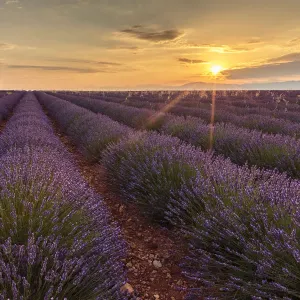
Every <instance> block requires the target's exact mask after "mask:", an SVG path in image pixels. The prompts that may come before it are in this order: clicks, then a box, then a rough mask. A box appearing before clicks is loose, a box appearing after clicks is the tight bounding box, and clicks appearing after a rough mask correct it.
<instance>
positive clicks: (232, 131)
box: [63, 96, 300, 178]
mask: <svg viewBox="0 0 300 300" xmlns="http://www.w3.org/2000/svg"><path fill="white" fill-rule="evenodd" d="M63 98H64V99H66V100H68V101H70V102H72V103H75V104H77V105H80V106H82V107H85V108H87V109H90V110H91V111H93V112H96V113H102V114H105V115H108V116H109V117H111V118H112V119H114V120H116V121H118V122H121V123H124V124H126V125H128V126H131V127H133V128H136V129H141V128H144V129H155V130H157V131H159V132H161V133H163V134H168V135H171V136H176V137H178V138H180V139H181V140H183V141H185V142H188V143H190V144H192V145H194V146H197V147H201V148H202V149H203V150H207V149H210V148H212V149H213V150H214V152H215V153H216V154H220V155H224V156H225V157H228V158H230V159H231V161H232V162H234V163H236V164H239V165H243V164H245V163H248V164H249V165H256V166H258V167H262V168H269V169H277V170H279V171H280V172H287V173H288V174H289V176H291V177H294V178H300V140H299V139H297V140H296V139H295V138H292V137H289V136H284V135H271V134H263V133H262V132H260V131H257V130H247V129H244V128H239V127H237V126H234V125H230V124H224V123H218V124H216V125H215V126H214V128H213V136H212V138H211V134H210V133H211V130H212V128H211V126H210V125H207V124H206V123H204V122H201V120H200V119H198V118H193V117H188V118H184V117H179V116H174V115H171V114H163V113H157V112H155V111H152V110H148V109H138V108H134V107H127V106H124V105H120V104H116V103H109V102H105V101H101V100H96V99H91V98H82V97H75V96H72V97H69V96H63Z"/></svg>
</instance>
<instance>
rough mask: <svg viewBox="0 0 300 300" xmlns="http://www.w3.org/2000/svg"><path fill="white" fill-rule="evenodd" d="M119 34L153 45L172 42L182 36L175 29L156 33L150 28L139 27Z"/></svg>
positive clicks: (124, 30)
mask: <svg viewBox="0 0 300 300" xmlns="http://www.w3.org/2000/svg"><path fill="white" fill-rule="evenodd" d="M120 32H121V33H126V34H128V35H130V36H133V37H134V38H136V39H140V40H146V41H150V42H155V43H159V42H167V41H173V40H176V39H178V38H179V37H181V36H182V35H183V32H181V31H179V30H177V29H169V30H161V31H158V30H153V29H150V28H145V27H143V26H141V25H135V26H132V27H131V28H127V29H123V30H120Z"/></svg>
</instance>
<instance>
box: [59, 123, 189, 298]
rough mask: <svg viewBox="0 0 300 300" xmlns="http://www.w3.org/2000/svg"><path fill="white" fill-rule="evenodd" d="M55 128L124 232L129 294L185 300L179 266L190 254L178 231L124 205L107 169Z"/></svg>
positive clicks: (85, 176) (83, 173)
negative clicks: (106, 171) (106, 172)
mask: <svg viewBox="0 0 300 300" xmlns="http://www.w3.org/2000/svg"><path fill="white" fill-rule="evenodd" d="M53 124H54V128H55V130H56V133H57V135H58V136H59V137H60V138H61V140H62V142H63V143H64V144H65V145H66V147H67V148H68V149H69V151H70V152H71V153H73V155H74V159H75V161H76V163H77V165H78V167H79V169H80V171H81V174H82V175H83V176H84V178H85V179H86V180H87V181H88V182H89V185H90V187H91V188H93V189H94V190H96V191H97V192H98V193H99V194H101V195H102V196H103V198H104V201H105V203H106V205H107V206H108V208H109V209H110V211H111V214H112V217H113V219H114V220H115V221H116V222H117V223H118V224H119V226H120V228H121V232H122V235H123V238H124V239H125V241H126V242H127V244H128V256H127V258H126V260H125V264H126V269H127V272H128V284H129V290H130V289H133V290H134V293H133V295H134V296H135V297H137V298H136V299H137V300H138V299H139V300H141V299H143V300H147V299H152V300H153V299H160V300H167V299H168V300H180V299H184V297H185V295H186V291H185V288H186V287H188V286H191V282H189V281H187V279H186V278H185V277H184V276H183V275H182V274H181V271H180V268H179V266H178V265H179V263H180V261H181V260H182V258H183V257H184V256H185V254H186V252H187V249H186V244H187V243H186V241H184V240H183V239H181V238H180V237H179V235H178V234H176V232H175V231H171V230H168V229H165V228H162V227H159V226H157V225H153V224H150V223H149V222H148V221H147V220H146V219H145V218H144V217H143V215H141V213H140V211H139V209H138V208H137V207H136V206H135V205H134V204H133V203H128V202H126V201H122V200H121V199H120V198H119V197H118V196H117V195H115V194H114V193H112V192H111V191H110V189H109V185H108V184H107V181H106V176H105V170H104V168H103V167H102V166H101V165H99V164H91V163H89V162H87V160H85V158H84V157H83V155H82V154H81V153H79V152H78V150H77V149H76V147H75V146H74V145H73V144H72V142H71V140H70V139H69V138H68V137H67V136H64V135H63V134H62V133H61V131H60V130H59V129H58V126H57V124H55V122H53ZM155 261H156V262H155ZM155 265H156V266H155Z"/></svg>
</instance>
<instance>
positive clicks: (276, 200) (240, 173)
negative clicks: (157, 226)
mask: <svg viewBox="0 0 300 300" xmlns="http://www.w3.org/2000/svg"><path fill="white" fill-rule="evenodd" d="M53 101H54V100H53ZM70 107H71V106H70ZM108 121H109V119H107V122H108ZM204 125H205V124H204ZM193 126H194V127H193ZM199 126H202V124H200V125H199ZM175 127H176V126H175ZM182 128H183V126H182ZM182 128H180V126H179V129H176V128H175V129H174V130H178V131H179V132H180V131H181V130H182ZM195 128H196V125H195V124H193V123H192V124H191V131H190V132H191V133H192V132H193V131H194V130H195ZM192 137H193V136H192V134H191V138H192ZM193 138H195V137H193ZM262 138H263V136H262ZM274 152H275V151H274ZM102 163H103V165H104V166H105V168H106V170H107V172H108V176H109V179H110V183H111V185H112V186H113V188H114V189H115V190H116V191H118V192H119V193H120V194H121V195H122V196H123V197H125V198H126V199H128V200H131V201H135V202H136V203H138V204H139V205H140V207H141V209H142V210H143V212H145V213H146V214H147V215H148V216H150V217H152V218H153V219H154V220H155V221H160V222H167V221H168V222H170V223H171V224H173V225H174V226H178V227H179V228H181V229H182V233H183V235H184V236H185V237H186V238H187V239H188V240H189V246H190V251H189V255H188V256H187V257H186V258H185V260H184V262H183V263H182V268H183V270H184V273H185V274H186V276H188V277H190V278H191V279H193V280H195V282H198V284H199V288H194V289H191V290H190V291H189V294H190V295H189V297H190V299H192V298H193V299H198V298H200V297H202V296H203V297H204V296H207V295H209V296H208V297H206V299H299V298H300V289H299V286H300V282H299V278H300V274H299V262H300V259H299V257H300V255H299V253H300V244H299V232H298V231H299V230H298V228H299V225H300V223H299V221H300V220H299V215H300V214H299V209H298V207H299V202H300V182H299V181H297V180H291V179H289V178H288V177H287V176H286V175H284V174H280V173H277V172H276V171H265V170H260V169H257V168H255V167H252V168H248V167H247V166H244V167H240V166H237V165H235V164H233V163H232V162H231V161H229V160H228V159H227V160H226V159H223V158H222V157H213V156H212V155H211V154H209V153H203V152H201V151H199V149H196V148H194V147H192V146H190V145H186V144H184V143H182V142H181V141H180V140H179V139H177V138H174V137H170V136H166V135H161V134H157V133H150V132H135V133H133V134H131V135H129V136H127V137H126V138H123V139H121V140H120V141H119V142H118V143H116V144H113V145H110V146H109V147H108V148H107V149H106V150H105V151H104V154H103V155H102Z"/></svg>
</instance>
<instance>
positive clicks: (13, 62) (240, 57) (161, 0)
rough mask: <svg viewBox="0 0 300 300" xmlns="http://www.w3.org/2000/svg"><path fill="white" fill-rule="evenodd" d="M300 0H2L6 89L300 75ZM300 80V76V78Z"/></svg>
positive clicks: (1, 59)
mask: <svg viewBox="0 0 300 300" xmlns="http://www.w3.org/2000/svg"><path fill="white" fill-rule="evenodd" d="M299 11H300V1H299V0H285V1H275V0H272V1H271V0H270V1H269V0H251V1H249V0H247V1H246V0H229V1H225V0H207V1H204V0H185V1H183V0H149V1H146V0H107V1H103V0H97V1H96V0H60V1H59V0H0V25H1V26H0V89H79V90H80V89H81V90H94V89H95V90H98V89H114V88H119V89H139V88H141V89H142V88H161V87H170V86H171V87H173V86H181V85H184V84H187V83H193V82H213V81H214V80H215V78H214V77H213V74H212V72H211V69H212V67H214V66H220V67H221V68H222V69H221V72H220V73H218V74H217V78H216V80H217V81H218V82H220V83H228V84H243V83H252V82H280V81H298V80H300V17H299ZM299 86H300V85H299Z"/></svg>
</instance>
